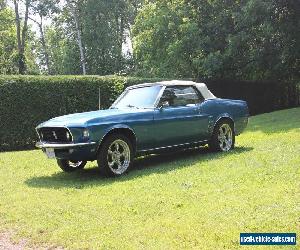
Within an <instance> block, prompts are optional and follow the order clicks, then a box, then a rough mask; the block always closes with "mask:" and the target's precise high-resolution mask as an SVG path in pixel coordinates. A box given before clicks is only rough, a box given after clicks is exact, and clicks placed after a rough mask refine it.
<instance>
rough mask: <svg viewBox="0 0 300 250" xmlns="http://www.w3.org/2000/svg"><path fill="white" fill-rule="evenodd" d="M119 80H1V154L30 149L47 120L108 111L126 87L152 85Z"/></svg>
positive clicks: (11, 77) (79, 77) (74, 77)
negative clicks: (72, 114) (38, 130)
mask: <svg viewBox="0 0 300 250" xmlns="http://www.w3.org/2000/svg"><path fill="white" fill-rule="evenodd" d="M157 80H159V79H142V78H134V77H121V76H103V77H101V76H0V100H1V103H0V151H1V150H2V151H3V150H15V149H26V148H32V147H33V146H34V143H35V141H36V140H37V135H36V132H35V127H36V126H37V125H38V124H39V123H41V122H43V121H46V120H48V119H50V118H53V117H56V116H60V115H65V114H70V113H77V112H84V111H91V110H97V109H98V99H99V97H98V93H99V87H100V89H101V91H100V92H101V107H102V108H107V107H109V106H110V104H111V103H112V102H113V101H114V100H115V99H116V98H117V97H118V95H119V94H120V93H121V92H122V91H123V89H124V88H125V87H126V86H129V85H133V84H138V83H144V82H153V81H157Z"/></svg>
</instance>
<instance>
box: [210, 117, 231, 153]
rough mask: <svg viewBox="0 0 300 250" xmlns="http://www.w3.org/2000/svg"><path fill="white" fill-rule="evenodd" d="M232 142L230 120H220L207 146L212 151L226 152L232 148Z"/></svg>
mask: <svg viewBox="0 0 300 250" xmlns="http://www.w3.org/2000/svg"><path fill="white" fill-rule="evenodd" d="M234 144H235V134H234V129H233V124H232V122H230V121H229V120H221V121H220V122H218V123H217V124H216V126H215V128H214V132H213V135H212V137H211V140H210V142H209V148H210V149H212V150H213V151H220V152H227V151H229V150H231V149H233V148H234Z"/></svg>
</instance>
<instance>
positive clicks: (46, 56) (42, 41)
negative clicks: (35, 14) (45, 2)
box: [38, 15, 52, 75]
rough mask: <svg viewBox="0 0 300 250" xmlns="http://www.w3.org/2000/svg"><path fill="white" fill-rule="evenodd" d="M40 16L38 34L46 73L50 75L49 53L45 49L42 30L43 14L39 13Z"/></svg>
mask: <svg viewBox="0 0 300 250" xmlns="http://www.w3.org/2000/svg"><path fill="white" fill-rule="evenodd" d="M40 18H41V22H40V23H39V24H38V25H39V29H40V34H41V44H42V47H43V52H44V57H45V63H46V67H47V71H48V74H49V75H51V73H52V72H51V68H50V63H49V54H48V49H47V45H46V40H45V35H44V30H43V16H41V15H40Z"/></svg>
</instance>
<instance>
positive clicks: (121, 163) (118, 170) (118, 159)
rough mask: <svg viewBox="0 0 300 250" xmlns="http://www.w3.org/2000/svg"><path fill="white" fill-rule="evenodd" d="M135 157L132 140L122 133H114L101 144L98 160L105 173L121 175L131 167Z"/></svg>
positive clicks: (107, 174)
mask: <svg viewBox="0 0 300 250" xmlns="http://www.w3.org/2000/svg"><path fill="white" fill-rule="evenodd" d="M133 157H134V154H133V147H132V143H131V141H130V140H129V139H128V138H127V137H126V136H124V135H122V134H113V135H110V136H109V137H108V138H106V139H105V141H104V142H103V144H102V145H101V147H100V150H99V153H98V158H97V162H98V166H99V167H100V171H101V173H102V174H103V175H106V176H120V175H122V174H124V173H126V172H127V171H128V170H129V169H130V166H131V163H132V160H133Z"/></svg>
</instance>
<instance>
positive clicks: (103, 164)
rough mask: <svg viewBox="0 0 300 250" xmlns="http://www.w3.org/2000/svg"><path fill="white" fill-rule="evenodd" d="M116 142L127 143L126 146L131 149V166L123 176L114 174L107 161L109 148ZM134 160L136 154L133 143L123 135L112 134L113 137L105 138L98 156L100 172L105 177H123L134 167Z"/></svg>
mask: <svg viewBox="0 0 300 250" xmlns="http://www.w3.org/2000/svg"><path fill="white" fill-rule="evenodd" d="M115 140H122V141H124V142H126V144H127V145H128V147H129V150H130V161H129V166H128V167H127V169H126V170H125V171H124V172H123V173H121V174H117V173H114V172H113V171H112V170H111V169H110V167H109V166H108V161H107V154H108V149H109V146H110V145H111V143H113V142H114V141H115ZM133 158H134V153H133V146H132V143H131V141H130V140H129V139H128V138H127V137H126V136H125V135H123V134H112V135H109V136H108V137H107V138H105V139H104V141H103V143H102V145H101V146H100V148H99V151H98V155H97V162H98V166H99V168H100V171H101V173H102V174H103V175H105V176H110V177H113V176H121V175H123V174H125V173H127V172H128V171H129V169H130V168H131V166H132V161H133Z"/></svg>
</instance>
